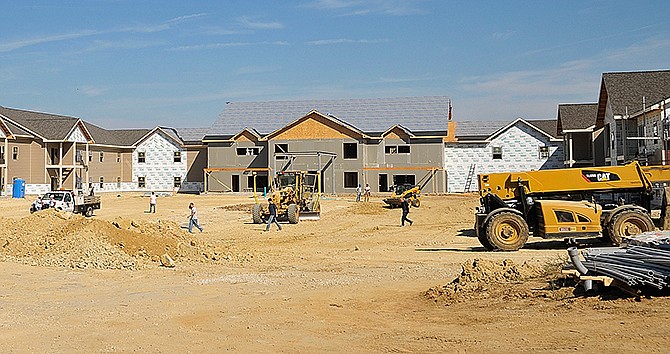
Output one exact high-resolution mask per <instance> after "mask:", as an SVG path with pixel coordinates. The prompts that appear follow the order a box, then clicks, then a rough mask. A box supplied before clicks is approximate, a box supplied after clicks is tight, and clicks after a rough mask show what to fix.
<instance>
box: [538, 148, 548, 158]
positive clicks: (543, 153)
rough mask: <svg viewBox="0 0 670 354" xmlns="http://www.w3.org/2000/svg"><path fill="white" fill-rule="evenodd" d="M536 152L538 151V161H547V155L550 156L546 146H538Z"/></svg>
mask: <svg viewBox="0 0 670 354" xmlns="http://www.w3.org/2000/svg"><path fill="white" fill-rule="evenodd" d="M538 151H539V156H540V159H548V158H549V155H551V154H550V152H551V151H550V150H549V146H546V145H544V146H540V147H539V149H538Z"/></svg>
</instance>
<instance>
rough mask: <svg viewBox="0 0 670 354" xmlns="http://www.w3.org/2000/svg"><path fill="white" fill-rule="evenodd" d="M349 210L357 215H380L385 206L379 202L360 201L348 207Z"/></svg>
mask: <svg viewBox="0 0 670 354" xmlns="http://www.w3.org/2000/svg"><path fill="white" fill-rule="evenodd" d="M347 212H349V213H351V214H355V215H380V214H383V213H384V207H383V206H382V205H381V204H379V203H370V202H367V203H366V202H358V203H355V204H353V205H352V206H350V207H349V208H347Z"/></svg>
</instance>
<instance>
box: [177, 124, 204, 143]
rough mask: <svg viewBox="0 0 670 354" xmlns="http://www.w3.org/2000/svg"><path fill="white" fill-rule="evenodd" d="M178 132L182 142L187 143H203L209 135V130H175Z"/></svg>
mask: <svg viewBox="0 0 670 354" xmlns="http://www.w3.org/2000/svg"><path fill="white" fill-rule="evenodd" d="M174 129H176V130H177V134H178V135H179V137H180V138H181V140H182V141H183V142H185V143H188V142H191V143H195V142H198V143H201V142H202V139H203V138H204V137H205V134H207V131H208V130H209V128H174Z"/></svg>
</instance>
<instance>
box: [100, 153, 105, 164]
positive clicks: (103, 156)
mask: <svg viewBox="0 0 670 354" xmlns="http://www.w3.org/2000/svg"><path fill="white" fill-rule="evenodd" d="M104 160H105V155H104V154H103V153H102V151H100V162H102V161H104Z"/></svg>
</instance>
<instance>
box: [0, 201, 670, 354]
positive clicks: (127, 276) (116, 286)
mask: <svg viewBox="0 0 670 354" xmlns="http://www.w3.org/2000/svg"><path fill="white" fill-rule="evenodd" d="M102 198H103V207H102V209H101V210H98V211H97V213H96V215H95V216H94V217H93V218H90V219H86V218H83V217H81V216H79V215H71V214H67V213H57V212H53V211H42V212H40V213H36V214H33V215H30V214H29V212H28V208H29V205H30V202H31V200H28V199H26V200H17V199H7V198H4V199H0V216H1V217H0V226H1V227H0V246H2V247H0V283H1V284H3V286H2V287H1V288H0V328H1V330H0V352H55V353H69V352H87V353H90V352H167V353H171V352H223V351H232V352H500V353H509V352H530V351H545V352H568V351H570V352H574V351H582V352H593V353H597V352H601V353H605V352H607V353H617V352H645V353H654V352H667V346H668V342H667V333H668V332H669V330H670V321H669V320H670V300H668V298H667V297H663V296H658V297H657V296H645V297H642V298H640V299H635V298H631V297H628V296H625V295H624V294H622V293H620V292H618V291H614V290H607V289H606V290H605V291H604V292H602V293H601V294H600V295H598V296H592V297H583V296H581V294H580V291H579V288H578V287H575V284H574V283H571V282H570V281H569V280H566V279H563V278H562V277H561V276H560V275H558V274H557V270H558V268H559V267H560V265H562V263H563V262H564V260H565V258H566V257H565V256H566V251H565V249H566V246H565V245H564V244H563V243H562V242H559V241H543V240H537V239H531V240H530V242H529V244H528V245H527V246H526V248H524V249H522V250H521V251H519V252H511V253H506V252H484V250H483V249H482V248H481V247H480V246H479V242H478V241H477V238H476V237H474V235H473V231H472V230H471V228H472V223H473V214H472V213H473V208H474V207H475V206H476V205H477V198H476V196H473V195H465V196H463V195H449V196H426V197H424V199H423V200H422V205H421V207H420V208H414V209H412V212H411V213H410V218H412V219H413V220H414V225H412V226H405V227H404V228H401V227H400V225H399V224H400V214H401V212H400V210H399V209H386V208H383V206H382V202H381V199H380V198H373V200H372V201H371V202H370V203H355V202H354V201H353V199H354V198H353V197H352V196H340V197H337V198H334V197H330V198H325V199H324V200H323V201H322V208H323V212H322V218H321V220H320V221H305V222H300V223H299V224H297V225H289V224H282V227H283V229H282V231H277V229H276V228H275V226H273V228H272V229H271V231H269V232H263V229H264V226H265V225H254V224H252V223H251V214H250V208H251V205H252V203H253V199H252V198H251V197H249V196H246V195H203V196H193V195H177V196H165V197H163V196H161V197H159V198H158V207H157V213H155V214H149V213H147V212H146V210H148V204H149V198H148V197H146V196H142V195H139V194H135V195H131V194H124V195H120V196H117V195H105V196H103V197H102ZM191 201H193V202H194V203H195V204H196V206H197V207H198V213H199V215H200V221H201V224H202V226H203V227H204V230H205V231H204V232H203V233H200V232H198V231H197V230H195V233H194V234H193V235H191V234H189V233H188V232H187V231H186V230H185V229H184V228H183V227H184V226H185V225H186V223H187V218H186V217H187V215H188V209H187V205H188V203H189V202H191ZM166 254H167V255H168V256H169V257H170V258H171V259H172V260H173V261H174V265H175V266H174V267H165V266H161V258H163V262H164V263H165V264H169V260H168V261H166V258H165V255H166Z"/></svg>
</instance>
